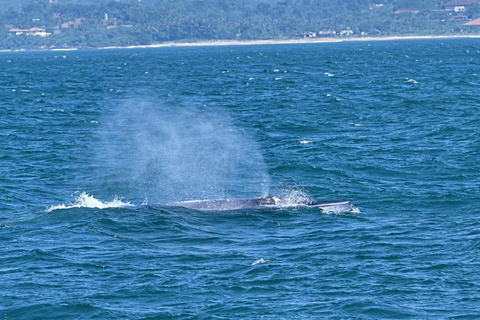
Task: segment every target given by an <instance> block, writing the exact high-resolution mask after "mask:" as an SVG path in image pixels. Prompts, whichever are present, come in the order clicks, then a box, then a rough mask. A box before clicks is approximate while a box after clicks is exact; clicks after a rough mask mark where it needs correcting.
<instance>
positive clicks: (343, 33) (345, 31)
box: [340, 29, 353, 36]
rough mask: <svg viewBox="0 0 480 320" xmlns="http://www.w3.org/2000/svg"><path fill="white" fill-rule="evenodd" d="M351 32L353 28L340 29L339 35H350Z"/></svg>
mask: <svg viewBox="0 0 480 320" xmlns="http://www.w3.org/2000/svg"><path fill="white" fill-rule="evenodd" d="M352 34H353V30H350V29H347V30H342V31H340V35H341V36H351V35H352Z"/></svg>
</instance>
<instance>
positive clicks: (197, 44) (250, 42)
mask: <svg viewBox="0 0 480 320" xmlns="http://www.w3.org/2000/svg"><path fill="white" fill-rule="evenodd" d="M467 38H475V39H479V38H480V33H479V34H469V35H422V36H385V37H361V38H360V37H348V38H347V37H346V38H309V39H287V40H244V41H242V40H217V41H199V42H164V43H156V44H148V45H132V46H108V47H96V48H77V47H72V48H37V49H0V52H19V51H75V50H111V49H139V48H166V47H209V46H212V47H213V46H248V45H273V44H314V43H339V42H368V41H393V40H426V39H467Z"/></svg>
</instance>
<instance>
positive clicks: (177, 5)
mask: <svg viewBox="0 0 480 320" xmlns="http://www.w3.org/2000/svg"><path fill="white" fill-rule="evenodd" d="M456 1H457V2H459V3H460V2H462V0H456ZM50 2H53V3H49V1H41V2H31V1H25V2H23V4H22V7H21V8H18V7H17V8H15V7H13V6H12V7H11V8H8V9H5V5H2V7H3V9H4V10H3V11H2V12H0V49H17V48H54V47H57V48H58V47H60V48H63V47H80V48H89V47H104V46H128V45H146V44H152V43H160V42H170V41H183V42H186V41H189V42H190V41H200V40H259V39H298V38H304V37H316V38H318V37H352V36H353V37H361V36H389V35H425V34H428V35H450V34H465V33H478V32H480V27H479V26H464V24H465V23H466V22H468V21H469V20H472V19H476V18H478V17H480V4H479V3H478V1H477V0H463V2H465V3H466V5H458V6H453V7H448V6H446V2H443V1H438V0H413V1H408V0H388V1H380V0H378V1H376V2H372V1H368V0H336V1H328V0H285V1H271V0H270V1H269V0H263V1H260V0H237V1H235V0H185V1H173V0H142V1H140V2H139V1H138V0H136V1H130V0H124V1H118V2H106V1H97V2H96V3H95V4H94V3H92V2H90V1H79V0H77V1H75V0H57V1H56V2H55V0H51V1H50ZM474 2H475V3H474Z"/></svg>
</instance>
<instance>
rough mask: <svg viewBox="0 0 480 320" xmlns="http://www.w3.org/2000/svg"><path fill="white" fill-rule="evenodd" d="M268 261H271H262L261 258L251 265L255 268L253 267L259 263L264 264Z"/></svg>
mask: <svg viewBox="0 0 480 320" xmlns="http://www.w3.org/2000/svg"><path fill="white" fill-rule="evenodd" d="M268 261H271V260H268V259H267V260H265V259H263V258H260V259H258V260H256V261H255V262H253V263H252V266H255V265H257V264H260V263H266V262H268Z"/></svg>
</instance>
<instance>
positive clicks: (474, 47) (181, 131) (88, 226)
mask: <svg viewBox="0 0 480 320" xmlns="http://www.w3.org/2000/svg"><path fill="white" fill-rule="evenodd" d="M0 83H1V86H0V283H1V284H2V285H1V286H0V315H1V316H2V317H3V318H4V319H25V318H32V319H33V318H42V319H48V318H50V319H75V318H102V319H103V318H107V319H108V318H115V319H117V318H126V319H146V318H151V319H157V318H176V319H235V318H247V319H255V318H266V319H295V318H305V319H312V318H354V319H379V318H394V319H400V318H423V319H433V318H435V319H437V318H459V319H468V318H471V319H475V318H478V317H480V303H479V299H480V291H479V289H478V288H479V286H480V222H479V219H478V214H479V213H480V211H479V204H480V201H479V191H480V190H479V183H480V164H479V160H480V158H479V157H480V133H479V128H480V122H479V120H480V94H479V90H478V88H479V85H480V40H479V39H464V40H458V39H455V40H411V41H389V42H361V43H324V44H298V45H258V46H226V47H176V48H157V49H128V50H127V49H125V50H107V51H101V50H96V51H68V52H4V53H0ZM264 194H275V195H281V196H285V197H287V198H288V199H291V200H292V202H293V203H295V201H296V199H317V200H337V199H348V200H350V201H351V202H352V203H353V204H354V206H355V209H354V210H353V211H351V212H343V213H336V214H331V213H326V212H322V211H321V210H318V209H316V208H308V207H302V206H285V207H276V208H263V209H243V210H234V211H208V212H204V211H196V210H191V209H185V208H180V207H163V206H160V204H165V203H169V202H173V201H184V200H194V199H220V198H249V197H259V196H262V195H264Z"/></svg>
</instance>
